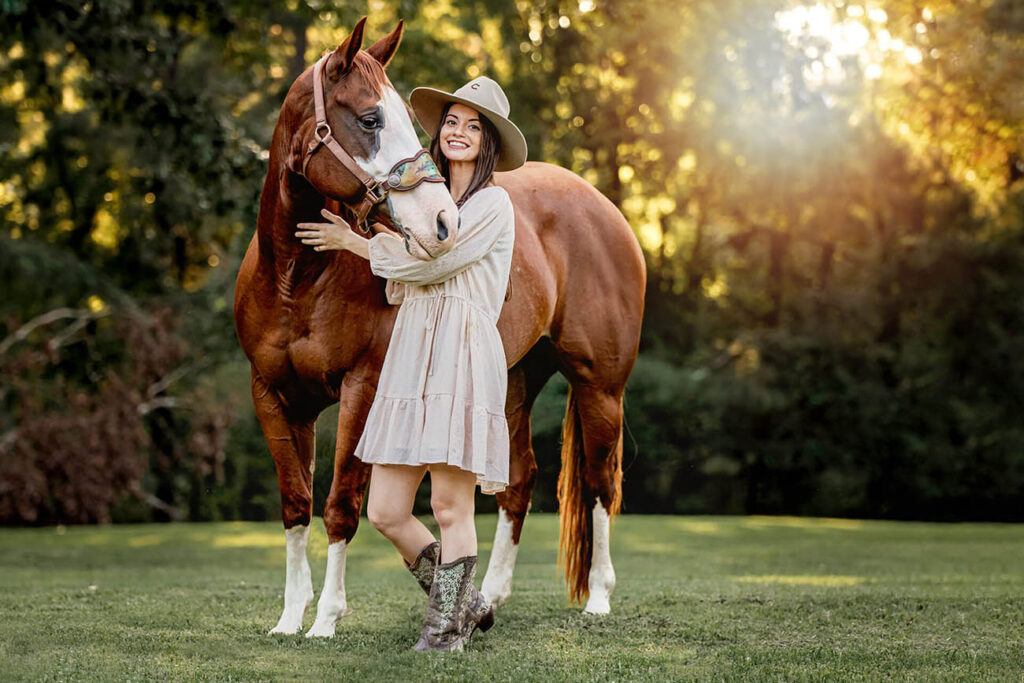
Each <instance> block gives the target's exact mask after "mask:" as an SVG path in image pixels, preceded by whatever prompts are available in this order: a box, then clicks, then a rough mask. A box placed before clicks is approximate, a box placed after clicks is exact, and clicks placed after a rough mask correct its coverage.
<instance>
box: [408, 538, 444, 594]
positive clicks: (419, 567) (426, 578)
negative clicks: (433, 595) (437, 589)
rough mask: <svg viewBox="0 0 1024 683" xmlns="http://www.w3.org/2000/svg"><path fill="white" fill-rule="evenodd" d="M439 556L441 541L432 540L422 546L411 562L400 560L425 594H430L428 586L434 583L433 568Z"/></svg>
mask: <svg viewBox="0 0 1024 683" xmlns="http://www.w3.org/2000/svg"><path fill="white" fill-rule="evenodd" d="M440 556H441V541H434V542H433V543H429V544H427V545H425V546H423V550H421V551H420V554H419V555H417V556H416V559H415V560H413V563H412V564H409V563H408V562H405V560H404V559H403V560H402V561H403V562H405V566H406V567H408V569H409V571H410V572H411V573H412V575H413V576H414V577H415V578H416V582H417V583H419V584H420V588H422V589H423V592H424V593H426V594H427V595H430V586H431V585H433V583H434V570H435V569H436V568H437V558H439V557H440Z"/></svg>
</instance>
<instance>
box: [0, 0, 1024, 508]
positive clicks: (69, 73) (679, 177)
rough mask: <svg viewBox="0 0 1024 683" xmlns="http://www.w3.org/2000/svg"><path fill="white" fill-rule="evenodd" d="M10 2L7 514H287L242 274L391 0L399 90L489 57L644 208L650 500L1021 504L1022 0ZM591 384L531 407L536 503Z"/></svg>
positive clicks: (636, 500)
mask: <svg viewBox="0 0 1024 683" xmlns="http://www.w3.org/2000/svg"><path fill="white" fill-rule="evenodd" d="M0 12H2V14H0V220H2V229H0V282H2V283H3V297H2V298H0V405H2V412H0V521H3V522H7V523H30V524H41V523H53V522H89V521H100V522H105V521H136V520H151V519H192V520H205V519H238V518H244V519H267V518H275V517H277V516H278V515H279V514H280V512H279V503H278V495H277V487H276V478H275V475H274V469H273V462H272V460H271V458H270V456H269V453H268V451H267V448H266V445H265V443H264V441H263V437H262V435H261V434H260V431H259V428H258V425H257V423H256V421H255V418H254V416H253V410H252V406H251V402H250V399H249V395H248V365H247V363H246V361H245V359H244V358H243V357H242V354H241V352H240V350H239V349H238V347H237V343H236V340H235V337H234V328H233V322H232V318H231V300H232V289H233V284H234V275H235V273H236V272H237V269H238V265H239V263H240V259H241V256H242V254H243V253H244V250H245V248H246V245H247V244H248V241H249V239H250V237H251V235H252V232H253V230H254V226H255V223H256V211H257V203H258V197H259V191H260V187H261V182H262V176H263V174H264V173H265V170H266V164H267V151H266V148H267V146H268V144H269V140H270V134H271V131H272V128H273V125H274V122H275V120H276V116H277V112H278V110H279V107H280V105H281V102H282V100H283V98H284V94H285V93H286V91H287V89H288V87H289V86H290V84H291V83H292V81H293V80H294V79H295V77H296V76H297V75H298V74H299V73H300V72H301V71H302V69H303V68H304V67H305V66H306V65H307V64H309V63H311V62H312V61H313V60H314V59H315V58H316V56H317V55H318V54H319V53H320V52H321V51H322V50H324V49H327V48H331V47H334V46H335V45H337V44H338V43H339V42H340V41H341V40H342V39H343V38H344V37H345V35H346V34H347V32H348V30H349V28H350V27H351V26H352V25H353V24H354V23H355V22H356V20H357V19H358V18H359V17H360V16H362V15H363V14H368V15H369V24H368V32H367V35H368V41H370V40H375V39H376V38H377V37H380V36H382V35H384V33H385V32H387V31H389V30H390V29H391V28H392V27H393V26H394V24H395V22H396V21H397V20H398V19H399V18H402V19H404V20H405V21H406V27H407V28H406V33H405V38H404V41H403V44H402V48H401V50H400V52H399V54H398V56H397V57H396V59H395V60H394V62H393V63H392V66H391V67H390V69H389V73H390V76H391V78H392V80H393V82H394V84H395V86H396V87H397V89H398V90H399V92H400V93H401V94H403V95H407V94H408V93H409V91H410V90H411V89H412V88H413V87H414V86H416V85H433V86H438V87H443V88H455V87H458V86H459V85H461V84H462V83H463V82H465V81H466V80H468V79H469V78H471V77H475V76H477V75H480V74H486V75H490V76H492V77H494V78H495V79H497V80H498V81H499V82H500V83H501V84H502V85H503V86H504V88H505V89H506V92H507V93H508V95H509V99H510V100H511V102H512V107H513V108H512V116H513V118H514V119H515V120H516V121H517V122H518V123H519V124H520V125H521V126H522V128H523V130H524V132H525V134H526V136H527V139H528V141H529V145H530V150H531V158H532V159H535V160H544V161H550V162H553V163H556V164H560V165H562V166H565V167H567V168H570V169H572V170H573V171H575V172H577V173H579V174H581V175H582V176H583V177H585V178H587V179H588V180H589V181H590V182H592V183H593V184H594V185H596V186H597V187H598V188H599V189H600V190H601V191H602V192H603V193H605V194H606V195H607V196H608V197H609V198H611V199H612V201H614V202H615V203H616V204H617V205H618V206H619V207H620V208H621V209H622V211H623V212H624V213H625V215H626V216H627V217H628V218H629V220H630V223H631V224H632V225H633V227H634V230H635V231H636V234H637V236H638V238H639V239H640V242H641V244H642V246H643V247H644V250H645V253H646V256H647V262H648V268H649V283H648V297H647V313H646V320H645V327H644V334H643V340H642V348H641V354H640V358H639V359H638V362H637V365H636V369H635V371H634V374H633V377H632V379H631V381H630V385H629V391H628V393H627V398H626V408H627V410H626V412H627V432H626V440H625V468H626V471H625V483H624V486H625V489H626V491H625V509H626V511H627V512H664V513H697V512H714V513H789V514H814V515H844V516H859V517H889V518H916V519H939V520H953V519H997V520H1021V519H1024V504H1022V501H1024V420H1022V419H1021V414H1022V408H1024V179H1022V178H1024V160H1022V155H1021V142H1022V135H1024V128H1022V119H1024V117H1022V114H1024V6H1022V5H1020V3H1018V2H1016V1H1015V0H971V1H970V2H958V1H954V0H927V2H922V1H921V0H913V1H911V0H871V2H866V3H865V2H863V1H862V0H849V1H847V2H843V1H840V0H830V1H823V2H809V1H808V2H803V3H801V2H792V1H788V0H787V1H784V0H742V1H741V0H714V1H712V0H691V1H689V2H678V1H677V0H643V1H640V0H615V2H610V1H604V0H559V1H555V0H552V1H549V2H534V3H529V2H524V1H522V0H518V1H517V2H508V1H506V0H501V1H498V0H478V1H476V2H455V1H453V0H440V1H436V2H411V1H409V0H371V1H370V2H366V3H346V4H344V5H341V4H335V3H331V2H328V1H326V0H258V1H257V0H219V1H218V0H205V1H204V0H199V1H191V0H190V1H189V2H178V1H175V0H171V1H163V0H162V1H160V2H156V1H155V0H80V1H77V2H70V1H65V0H52V1H50V2H45V3H41V2H30V1H29V0H0ZM565 391H566V389H565V383H564V382H563V381H560V379H559V378H556V380H553V381H552V382H551V383H550V385H549V386H548V387H547V388H546V389H545V392H544V394H542V396H541V398H540V399H539V402H538V406H537V409H536V410H535V412H534V421H533V424H534V432H535V446H536V451H537V456H538V460H539V464H540V467H541V476H540V477H539V478H538V486H537V491H536V495H535V500H534V509H540V510H554V509H555V508H556V501H555V497H554V484H555V477H556V475H557V469H558V466H559V461H558V438H559V429H560V422H561V417H562V414H563V411H564V400H565ZM336 414H337V413H336V409H335V410H334V411H328V412H326V413H325V414H324V416H323V418H322V419H321V420H320V422H319V424H318V431H319V437H320V438H319V439H318V459H319V461H320V463H321V467H320V468H319V470H318V474H317V477H316V501H317V502H316V505H318V506H319V505H322V501H323V500H324V499H325V497H326V491H327V488H328V486H329V481H328V478H329V476H330V468H329V467H327V466H326V465H325V463H327V462H329V461H330V460H331V459H332V457H333V452H332V449H333V438H334V436H333V435H334V425H333V421H334V419H335V418H336ZM482 505H483V507H485V508H486V507H487V506H488V505H493V501H491V500H485V501H482Z"/></svg>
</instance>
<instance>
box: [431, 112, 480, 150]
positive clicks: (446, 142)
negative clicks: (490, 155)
mask: <svg viewBox="0 0 1024 683" xmlns="http://www.w3.org/2000/svg"><path fill="white" fill-rule="evenodd" d="M482 135H483V127H482V126H481V124H480V114H479V113H478V112H477V111H476V110H475V109H471V108H469V107H467V106H466V105H464V104H461V103H455V104H453V105H452V106H451V108H450V109H449V110H448V114H447V115H446V116H445V117H444V121H442V122H441V152H442V153H443V154H444V155H445V156H446V157H448V159H449V161H455V162H460V161H466V162H471V161H476V158H477V156H478V155H479V154H480V141H481V138H482Z"/></svg>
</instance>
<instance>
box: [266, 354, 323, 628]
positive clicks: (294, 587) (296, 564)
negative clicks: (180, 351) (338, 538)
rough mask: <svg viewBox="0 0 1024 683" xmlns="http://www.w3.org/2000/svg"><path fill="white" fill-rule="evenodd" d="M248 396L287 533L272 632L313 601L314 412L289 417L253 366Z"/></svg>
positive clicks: (293, 622) (298, 623) (292, 622)
mask: <svg viewBox="0 0 1024 683" xmlns="http://www.w3.org/2000/svg"><path fill="white" fill-rule="evenodd" d="M252 397H253V403H254V404H255V407H256V417H257V418H258V419H259V422H260V427H262V429H263V436H264V437H266V439H267V445H268V446H269V447H270V453H271V455H273V457H274V465H275V467H276V468H277V482H278V487H279V488H280V490H281V516H282V518H283V520H284V529H285V532H284V533H285V539H286V549H287V550H286V552H287V560H286V565H285V566H286V569H285V589H284V610H283V611H282V612H281V618H280V619H279V620H278V622H277V625H276V626H275V627H274V628H273V629H271V631H270V632H271V633H296V632H298V630H299V629H300V628H301V627H302V617H303V616H304V615H305V613H306V608H307V607H309V604H310V603H311V602H313V582H312V578H311V577H310V573H309V562H308V561H307V560H306V543H307V541H308V540H309V521H310V518H311V516H312V511H313V510H312V508H313V465H314V461H313V457H314V439H315V435H316V433H315V431H314V428H313V427H314V423H315V421H316V420H315V417H314V418H312V419H308V420H303V421H295V420H293V419H289V416H288V415H287V414H286V411H285V407H284V405H283V404H282V402H281V399H280V397H279V396H278V394H277V392H275V391H274V390H273V389H271V388H269V387H268V386H267V385H266V383H265V382H263V380H262V379H261V378H260V377H259V375H257V374H256V372H255V371H253V376H252Z"/></svg>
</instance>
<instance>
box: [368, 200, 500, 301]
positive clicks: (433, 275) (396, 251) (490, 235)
mask: <svg viewBox="0 0 1024 683" xmlns="http://www.w3.org/2000/svg"><path fill="white" fill-rule="evenodd" d="M487 194H488V195H489V196H479V195H478V196H476V197H473V198H472V199H470V200H469V201H468V202H466V204H465V205H464V206H463V207H462V211H460V212H459V218H460V219H461V221H462V225H461V227H460V228H459V233H458V235H457V237H456V242H455V246H454V247H452V248H451V250H450V251H448V252H446V253H445V254H442V255H441V256H438V257H437V258H435V259H431V260H429V261H421V260H420V259H418V258H416V257H415V256H412V255H411V254H409V253H408V252H407V251H406V250H405V243H404V242H403V241H402V240H400V239H398V238H396V237H394V236H393V235H390V234H386V233H381V234H378V235H376V236H375V237H373V238H372V239H371V240H370V245H369V248H370V269H371V270H372V271H373V272H374V274H375V275H379V276H380V277H385V278H388V279H389V280H395V281H397V282H402V283H405V284H409V285H416V286H420V287H422V286H423V285H433V284H437V283H438V282H444V281H445V280H448V279H450V278H452V277H454V276H455V275H457V274H458V273H460V272H462V271H463V270H465V269H466V268H468V267H469V266H471V265H473V264H474V263H476V262H477V261H479V260H480V259H482V258H483V257H484V256H486V255H487V252H489V251H490V250H491V248H492V247H493V246H494V244H495V243H496V242H497V241H498V239H499V238H500V237H501V236H502V235H503V234H505V232H506V231H507V230H514V229H515V227H514V226H515V216H514V214H513V212H512V200H510V199H509V197H508V194H507V193H506V192H505V191H504V190H502V191H500V192H488V193H487Z"/></svg>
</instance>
